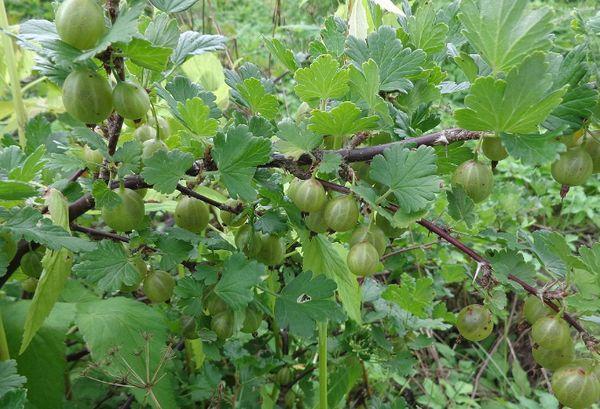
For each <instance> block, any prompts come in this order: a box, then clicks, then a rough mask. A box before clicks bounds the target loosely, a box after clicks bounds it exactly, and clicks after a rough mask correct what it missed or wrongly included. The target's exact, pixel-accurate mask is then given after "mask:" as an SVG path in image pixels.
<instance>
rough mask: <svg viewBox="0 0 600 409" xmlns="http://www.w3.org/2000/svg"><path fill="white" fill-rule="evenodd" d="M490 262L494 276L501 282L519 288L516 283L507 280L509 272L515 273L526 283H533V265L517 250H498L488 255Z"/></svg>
mask: <svg viewBox="0 0 600 409" xmlns="http://www.w3.org/2000/svg"><path fill="white" fill-rule="evenodd" d="M490 262H491V263H492V267H493V268H494V276H495V277H497V278H498V279H499V280H500V282H501V283H502V284H507V285H511V286H513V287H514V288H515V289H520V288H521V287H520V286H519V285H518V284H517V283H515V282H513V281H509V280H508V275H509V274H515V275H516V276H517V277H519V278H520V279H521V280H523V281H525V282H526V283H530V284H534V283H535V266H534V265H533V264H531V263H528V262H526V261H525V259H524V258H523V254H521V253H520V252H518V251H515V250H502V251H498V252H496V253H494V255H493V256H491V257H490Z"/></svg>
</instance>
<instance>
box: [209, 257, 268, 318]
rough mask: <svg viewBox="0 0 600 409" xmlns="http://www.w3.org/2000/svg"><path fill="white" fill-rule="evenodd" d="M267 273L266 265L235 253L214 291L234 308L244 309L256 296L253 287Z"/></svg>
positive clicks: (224, 267)
mask: <svg viewBox="0 0 600 409" xmlns="http://www.w3.org/2000/svg"><path fill="white" fill-rule="evenodd" d="M265 274H266V269H265V266H264V265H262V264H260V263H258V262H256V261H254V260H248V259H246V257H244V255H243V254H242V253H235V254H233V255H232V256H231V257H229V258H228V259H227V260H226V261H225V263H224V265H223V274H222V275H221V279H220V280H219V281H218V282H217V285H216V286H215V289H214V292H215V294H216V295H218V296H219V297H220V298H221V299H222V300H223V301H225V302H226V303H227V305H229V306H230V307H231V308H232V309H234V310H242V309H243V308H245V307H246V306H247V305H248V303H249V302H250V301H252V300H253V298H254V291H253V287H254V286H255V285H257V284H258V283H260V282H261V276H263V275H265Z"/></svg>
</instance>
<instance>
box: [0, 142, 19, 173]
mask: <svg viewBox="0 0 600 409" xmlns="http://www.w3.org/2000/svg"><path fill="white" fill-rule="evenodd" d="M24 156H25V155H23V152H21V149H19V147H18V146H14V145H13V146H8V147H6V148H2V149H0V170H2V173H4V174H6V175H8V174H9V173H10V171H11V170H13V169H14V168H16V167H18V166H19V165H20V164H21V161H22V160H23V157H24Z"/></svg>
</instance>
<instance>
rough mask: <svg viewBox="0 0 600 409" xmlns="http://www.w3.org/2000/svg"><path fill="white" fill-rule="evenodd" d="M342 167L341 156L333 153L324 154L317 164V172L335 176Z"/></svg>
mask: <svg viewBox="0 0 600 409" xmlns="http://www.w3.org/2000/svg"><path fill="white" fill-rule="evenodd" d="M341 165H342V156H341V155H340V154H338V153H335V152H325V153H324V154H323V157H322V158H321V162H319V172H322V173H329V174H337V172H338V170H339V169H340V166H341Z"/></svg>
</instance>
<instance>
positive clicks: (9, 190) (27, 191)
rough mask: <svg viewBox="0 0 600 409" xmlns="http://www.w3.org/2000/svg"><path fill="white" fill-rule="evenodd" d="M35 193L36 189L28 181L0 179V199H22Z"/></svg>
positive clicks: (36, 193)
mask: <svg viewBox="0 0 600 409" xmlns="http://www.w3.org/2000/svg"><path fill="white" fill-rule="evenodd" d="M37 195H38V191H37V189H36V188H35V187H33V186H32V185H30V184H29V183H25V182H19V181H16V180H0V200H23V199H27V198H28V197H33V196H37Z"/></svg>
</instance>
